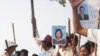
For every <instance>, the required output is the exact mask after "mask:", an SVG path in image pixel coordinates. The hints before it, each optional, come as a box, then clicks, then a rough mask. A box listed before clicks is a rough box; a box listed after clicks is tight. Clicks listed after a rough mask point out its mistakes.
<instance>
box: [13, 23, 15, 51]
mask: <svg viewBox="0 0 100 56" xmlns="http://www.w3.org/2000/svg"><path fill="white" fill-rule="evenodd" d="M12 29H13V37H14V43H15V44H16V37H15V28H14V23H12ZM15 51H16V49H15Z"/></svg>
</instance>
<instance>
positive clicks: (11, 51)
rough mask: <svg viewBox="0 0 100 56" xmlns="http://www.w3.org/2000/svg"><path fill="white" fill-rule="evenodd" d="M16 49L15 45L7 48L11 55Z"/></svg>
mask: <svg viewBox="0 0 100 56" xmlns="http://www.w3.org/2000/svg"><path fill="white" fill-rule="evenodd" d="M15 49H16V47H15V46H12V47H10V48H9V49H7V51H8V52H9V54H10V55H11V54H12V53H13V52H14V50H15Z"/></svg>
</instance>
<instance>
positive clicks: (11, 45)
mask: <svg viewBox="0 0 100 56" xmlns="http://www.w3.org/2000/svg"><path fill="white" fill-rule="evenodd" d="M16 47H17V45H16V44H15V43H14V42H12V41H8V47H7V48H6V49H5V51H7V52H8V53H9V55H11V54H12V53H13V52H14V51H15V49H16Z"/></svg>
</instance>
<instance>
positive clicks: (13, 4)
mask: <svg viewBox="0 0 100 56" xmlns="http://www.w3.org/2000/svg"><path fill="white" fill-rule="evenodd" d="M34 3H35V17H36V20H37V27H38V31H39V35H40V37H41V38H44V37H45V35H47V34H50V35H51V34H52V33H51V31H52V29H51V27H52V25H65V26H66V31H67V32H68V27H67V26H68V17H70V18H71V32H73V24H72V14H71V13H72V11H71V7H70V4H69V2H67V4H66V7H63V6H61V5H60V4H58V3H57V2H55V1H49V0H35V1H34ZM12 22H14V24H15V34H16V41H17V44H18V47H17V50H21V49H23V48H25V49H28V50H29V56H31V55H32V54H33V53H35V52H38V51H37V50H38V47H37V45H36V43H35V42H34V41H33V37H32V24H31V4H30V0H0V53H1V52H2V51H3V50H4V49H5V39H7V40H8V41H13V32H12ZM85 42H86V38H83V39H82V42H81V43H82V44H83V43H85Z"/></svg>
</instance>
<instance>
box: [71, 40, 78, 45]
mask: <svg viewBox="0 0 100 56" xmlns="http://www.w3.org/2000/svg"><path fill="white" fill-rule="evenodd" d="M71 44H72V47H76V46H77V43H76V41H75V40H74V39H72V41H71Z"/></svg>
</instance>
